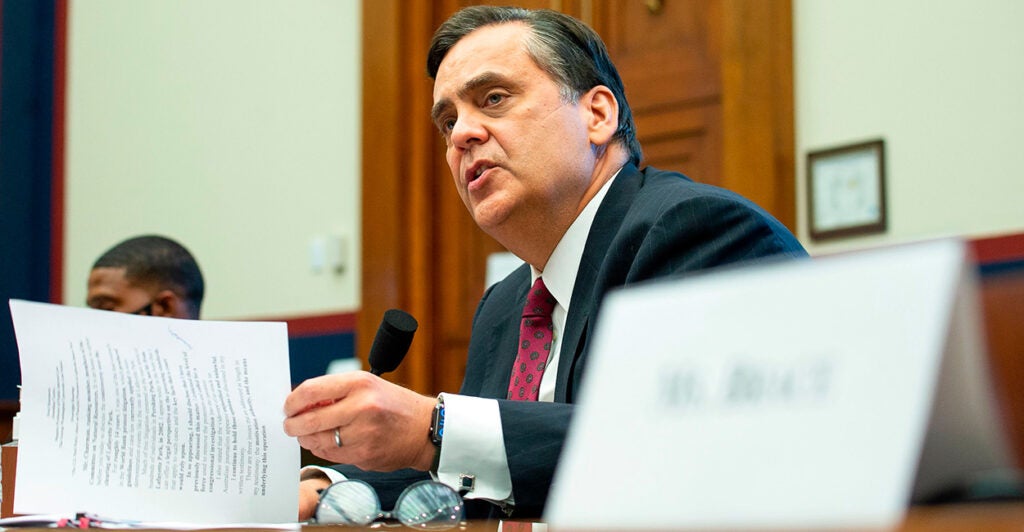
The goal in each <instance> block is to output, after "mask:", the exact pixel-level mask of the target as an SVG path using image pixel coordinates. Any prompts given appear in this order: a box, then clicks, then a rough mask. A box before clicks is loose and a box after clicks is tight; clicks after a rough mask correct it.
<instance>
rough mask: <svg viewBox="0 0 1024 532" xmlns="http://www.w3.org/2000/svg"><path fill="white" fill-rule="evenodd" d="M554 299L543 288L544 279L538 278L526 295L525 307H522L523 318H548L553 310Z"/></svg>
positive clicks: (544, 287) (546, 289)
mask: <svg viewBox="0 0 1024 532" xmlns="http://www.w3.org/2000/svg"><path fill="white" fill-rule="evenodd" d="M555 303H556V302H555V297H554V296H552V295H551V292H548V287H546V286H544V279H542V278H540V277H538V278H537V280H536V281H534V282H533V286H532V287H531V288H530V293H529V294H527V295H526V306H525V307H523V317H524V318H525V317H549V316H551V311H553V310H554V309H555Z"/></svg>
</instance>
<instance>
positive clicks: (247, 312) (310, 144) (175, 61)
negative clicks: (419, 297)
mask: <svg viewBox="0 0 1024 532" xmlns="http://www.w3.org/2000/svg"><path fill="white" fill-rule="evenodd" d="M69 5H70V8H69V16H68V74H67V80H68V87H67V94H66V101H67V114H66V128H67V129H66V132H67V137H66V142H67V144H66V149H67V153H66V181H67V187H66V190H67V196H66V198H65V202H66V208H67V209H66V213H67V214H66V216H67V217H66V235H65V238H66V241H65V253H66V255H65V271H64V275H65V285H64V301H65V302H66V303H68V304H73V305H81V304H83V303H84V298H85V279H86V277H87V275H88V271H89V267H90V266H91V264H92V262H93V261H94V260H95V259H96V258H97V256H98V255H99V254H100V253H102V252H103V251H104V250H105V249H107V248H108V247H110V246H111V245H113V244H115V243H116V242H118V241H120V240H122V239H124V238H127V237H129V236H134V235H138V234H142V233H161V234H165V235H168V236H171V237H173V238H176V239H178V240H180V241H181V242H182V243H183V244H185V246H186V247H188V248H190V249H191V251H192V252H193V254H194V255H195V256H196V257H197V259H198V261H199V263H200V266H201V267H202V269H203V273H204V275H205V277H206V281H207V296H206V301H205V304H204V309H203V316H204V317H206V318H237V317H260V316H273V317H286V316H292V315H310V314H320V313H327V312H338V311H351V310H354V309H356V308H358V306H359V292H358V291H359V276H360V273H359V264H357V260H356V259H358V257H359V255H360V253H359V246H360V242H359V236H360V231H359V221H360V212H359V207H360V201H359V190H360V187H359V183H360V173H361V171H360V167H361V163H360V149H361V148H360V105H361V104H360V102H361V95H360V83H361V81H360V80H361V76H360V69H361V55H362V52H361V50H360V42H361V36H360V19H361V16H360V2H359V1H358V0H296V1H288V2H281V1H277V0H217V1H213V2H211V1H207V0H174V1H164V0H146V1H140V0H78V1H74V2H70V3H69ZM329 234H338V235H343V236H344V237H345V239H346V241H347V253H348V257H349V259H350V260H349V267H348V268H347V269H346V270H345V271H344V273H343V274H341V275H334V274H330V273H319V274H316V273H313V272H312V271H311V269H310V267H309V260H308V256H309V249H308V248H309V244H310V241H311V239H313V238H316V237H318V236H324V235H329Z"/></svg>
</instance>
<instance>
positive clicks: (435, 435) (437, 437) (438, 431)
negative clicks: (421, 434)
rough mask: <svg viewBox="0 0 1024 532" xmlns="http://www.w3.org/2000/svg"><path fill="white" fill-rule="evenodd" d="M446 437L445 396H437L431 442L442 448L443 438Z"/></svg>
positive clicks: (432, 421) (431, 423)
mask: <svg viewBox="0 0 1024 532" xmlns="http://www.w3.org/2000/svg"><path fill="white" fill-rule="evenodd" d="M442 439H444V397H442V396H438V397H437V404H436V405H434V416H433V417H432V418H431V420H430V442H431V443H433V444H434V446H436V447H438V448H440V447H441V440H442Z"/></svg>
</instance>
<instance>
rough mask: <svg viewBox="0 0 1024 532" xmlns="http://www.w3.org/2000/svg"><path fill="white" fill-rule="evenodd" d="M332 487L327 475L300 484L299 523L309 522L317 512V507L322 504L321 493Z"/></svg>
mask: <svg viewBox="0 0 1024 532" xmlns="http://www.w3.org/2000/svg"><path fill="white" fill-rule="evenodd" d="M330 485H331V481H330V480H328V479H327V476H326V475H323V476H319V477H315V478H310V479H306V480H303V481H302V482H299V521H309V520H310V519H312V518H313V514H314V513H315V512H316V505H317V503H318V502H320V493H319V492H318V491H317V490H322V489H324V488H326V487H327V486H330Z"/></svg>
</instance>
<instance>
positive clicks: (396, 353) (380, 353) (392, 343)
mask: <svg viewBox="0 0 1024 532" xmlns="http://www.w3.org/2000/svg"><path fill="white" fill-rule="evenodd" d="M417 327H419V323H417V322H416V318H414V317H412V316H411V315H409V313H408V312H405V311H404V310H398V309H396V308H393V309H390V310H388V311H386V312H384V319H383V320H381V322H380V327H378V328H377V336H375V337H374V338H373V345H371V346H370V356H369V360H370V373H372V374H374V375H378V376H379V375H380V374H382V373H386V372H388V371H394V370H395V368H397V367H398V365H399V364H400V363H401V362H402V359H403V358H405V354H406V353H407V352H408V351H409V346H410V345H411V344H412V336H413V334H415V333H416V328H417Z"/></svg>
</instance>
